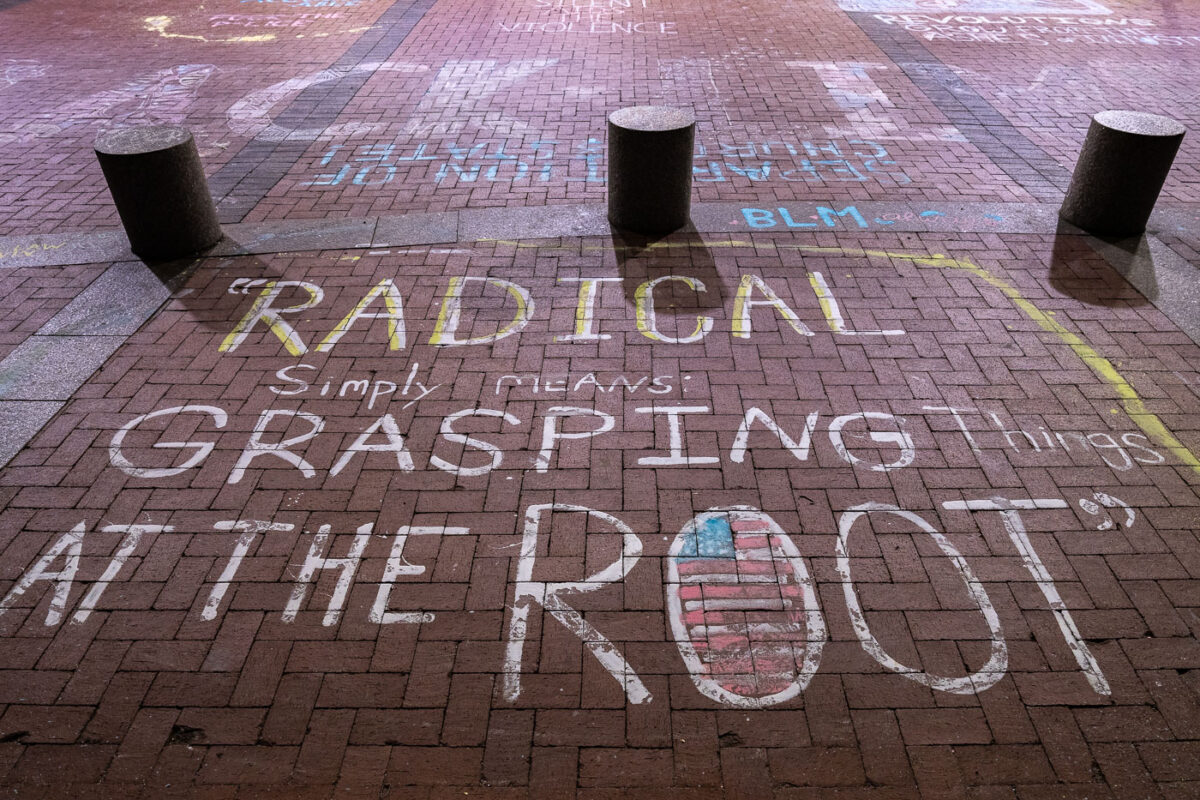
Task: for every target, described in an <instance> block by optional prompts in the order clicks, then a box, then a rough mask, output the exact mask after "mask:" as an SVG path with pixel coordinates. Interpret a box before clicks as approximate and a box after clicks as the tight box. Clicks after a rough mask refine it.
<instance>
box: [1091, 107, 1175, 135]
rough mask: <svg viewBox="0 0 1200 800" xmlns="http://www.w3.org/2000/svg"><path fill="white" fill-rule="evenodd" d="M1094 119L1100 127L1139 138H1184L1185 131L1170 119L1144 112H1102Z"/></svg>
mask: <svg viewBox="0 0 1200 800" xmlns="http://www.w3.org/2000/svg"><path fill="white" fill-rule="evenodd" d="M1092 119H1094V120H1095V121H1096V123H1097V124H1098V125H1103V126H1104V127H1106V128H1110V129H1112V130H1116V131H1121V132H1122V133H1132V134H1136V135H1137V136H1183V134H1184V130H1185V129H1184V127H1183V125H1181V124H1180V123H1178V122H1176V121H1175V120H1173V119H1171V118H1170V117H1161V116H1159V115H1158V114H1147V113H1145V112H1144V111H1101V112H1100V113H1099V114H1097V115H1096V116H1094V117H1092Z"/></svg>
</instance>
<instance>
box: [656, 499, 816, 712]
mask: <svg viewBox="0 0 1200 800" xmlns="http://www.w3.org/2000/svg"><path fill="white" fill-rule="evenodd" d="M667 581H668V584H667V607H668V614H669V616H670V620H671V630H672V632H673V633H674V636H675V642H676V644H678V646H679V652H680V654H681V655H682V656H683V660H684V663H685V664H686V665H687V668H688V670H689V671H690V672H691V675H692V680H693V681H694V682H695V684H696V688H697V689H699V690H700V693H701V694H703V695H704V696H705V697H708V698H711V699H713V700H716V701H717V702H720V703H727V704H729V705H734V706H738V707H741V708H765V707H767V706H771V705H775V704H777V703H782V702H783V701H785V700H788V699H789V698H792V697H795V696H796V695H798V694H799V693H800V692H801V691H803V690H804V687H806V686H807V685H808V682H809V681H810V680H811V679H812V676H813V675H814V674H815V673H816V671H817V667H818V666H819V664H820V662H821V650H822V649H823V648H824V646H825V620H824V618H823V617H822V616H821V610H820V608H818V606H817V596H816V591H815V590H814V588H813V582H812V579H811V578H810V577H809V574H808V570H807V568H806V567H805V566H804V560H803V559H802V558H801V556H800V551H798V550H797V549H796V545H795V543H794V542H793V541H792V540H791V538H790V537H789V536H788V535H787V534H785V533H784V532H783V530H782V529H781V528H780V527H779V525H778V524H777V523H776V522H775V520H773V519H771V517H769V516H768V515H767V514H765V513H763V512H762V511H759V510H757V509H753V508H748V507H744V506H734V507H730V508H713V509H709V510H708V511H705V512H704V513H703V514H699V515H697V516H696V517H695V518H693V519H692V520H691V521H690V522H688V524H687V525H685V526H684V528H683V530H681V531H680V532H679V535H678V536H676V537H675V541H674V542H672V543H671V550H670V554H669V557H668V559H667Z"/></svg>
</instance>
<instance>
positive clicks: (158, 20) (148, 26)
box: [142, 16, 371, 44]
mask: <svg viewBox="0 0 1200 800" xmlns="http://www.w3.org/2000/svg"><path fill="white" fill-rule="evenodd" d="M174 21H175V20H174V19H173V18H172V17H165V16H164V17H146V18H145V19H144V20H142V23H143V25H142V29H143V30H147V31H150V32H151V33H157V34H158V35H159V36H161V37H163V38H164V39H195V40H197V41H201V42H206V43H208V44H245V43H257V42H273V41H275V40H276V39H277V38H278V37H277V36H276V35H275V34H273V33H259V34H254V35H251V36H232V37H230V38H228V39H215V38H214V39H210V38H208V37H207V36H201V35H199V34H194V33H168V32H167V27H168V26H170V25H171V23H173V22H174ZM370 28H371V26H370V25H368V26H366V27H363V28H347V29H346V30H343V31H336V32H335V33H330V32H318V33H312V34H303V33H298V34H296V37H295V38H297V39H303V38H304V37H305V36H306V35H307V36H310V37H312V38H321V37H326V36H334V35H338V34H348V33H362V32H363V31H366V30H370Z"/></svg>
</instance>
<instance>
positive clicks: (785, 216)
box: [779, 208, 817, 228]
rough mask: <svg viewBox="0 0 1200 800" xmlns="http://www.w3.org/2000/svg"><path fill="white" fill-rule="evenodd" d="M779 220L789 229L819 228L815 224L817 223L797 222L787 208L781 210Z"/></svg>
mask: <svg viewBox="0 0 1200 800" xmlns="http://www.w3.org/2000/svg"><path fill="white" fill-rule="evenodd" d="M779 218H780V219H782V220H783V224H784V225H787V226H788V227H789V228H815V227H817V223H815V222H796V220H794V219H792V215H791V214H789V213H788V210H787V209H786V208H780V209H779Z"/></svg>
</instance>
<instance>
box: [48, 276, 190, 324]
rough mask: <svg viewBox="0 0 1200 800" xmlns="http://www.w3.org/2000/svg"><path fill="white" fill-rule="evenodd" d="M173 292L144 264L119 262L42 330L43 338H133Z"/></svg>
mask: <svg viewBox="0 0 1200 800" xmlns="http://www.w3.org/2000/svg"><path fill="white" fill-rule="evenodd" d="M170 296H171V292H170V290H169V289H167V287H166V286H164V285H163V282H162V281H161V280H160V279H159V278H158V277H157V276H156V275H155V274H154V273H153V272H151V271H150V269H149V268H148V267H147V266H146V265H145V264H143V263H142V262H140V261H119V262H117V263H116V264H113V265H112V266H111V267H109V268H108V269H107V270H106V271H105V272H104V274H103V275H101V276H100V277H99V278H97V279H96V280H95V281H94V282H93V283H92V285H91V286H89V287H87V288H86V289H84V290H83V291H82V292H80V293H79V294H78V295H77V296H76V297H75V299H74V300H72V301H71V302H70V303H68V304H67V306H66V307H65V308H63V310H62V311H60V312H58V313H57V314H55V315H54V316H53V317H52V318H51V319H50V321H48V322H47V323H46V324H45V325H43V326H42V328H41V329H40V330H39V331H38V335H42V336H50V335H55V336H129V335H130V334H132V333H134V332H135V331H137V329H138V328H140V327H142V324H143V323H144V322H145V321H146V320H147V319H149V318H150V316H151V315H152V314H153V313H154V312H155V311H157V310H158V307H159V306H161V305H162V304H163V303H164V302H166V300H167V298H168V297H170Z"/></svg>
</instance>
